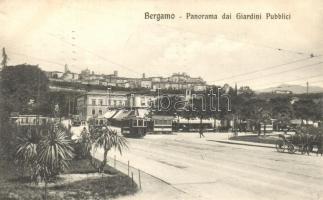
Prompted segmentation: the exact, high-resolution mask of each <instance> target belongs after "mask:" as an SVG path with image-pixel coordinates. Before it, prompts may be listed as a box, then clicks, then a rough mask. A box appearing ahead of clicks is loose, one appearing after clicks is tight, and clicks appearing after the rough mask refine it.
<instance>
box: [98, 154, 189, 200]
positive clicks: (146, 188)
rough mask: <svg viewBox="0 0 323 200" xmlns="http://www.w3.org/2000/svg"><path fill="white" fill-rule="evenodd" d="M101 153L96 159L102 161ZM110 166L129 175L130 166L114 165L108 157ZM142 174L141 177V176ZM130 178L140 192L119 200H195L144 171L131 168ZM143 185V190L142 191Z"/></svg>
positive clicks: (117, 163) (112, 159) (120, 163)
mask: <svg viewBox="0 0 323 200" xmlns="http://www.w3.org/2000/svg"><path fill="white" fill-rule="evenodd" d="M100 154H101V153H100V152H97V153H96V154H95V155H94V157H96V158H97V159H102V157H101V156H102V155H100ZM108 164H109V165H110V166H112V167H114V165H115V168H116V169H117V170H119V171H121V172H122V173H124V174H128V164H127V163H123V162H120V161H118V160H116V163H115V164H114V158H112V157H108ZM139 173H140V175H139ZM129 177H133V180H134V182H136V184H137V185H138V192H137V193H135V194H134V195H128V196H121V197H118V198H117V199H118V200H137V199H138V200H141V199H143V200H144V199H151V200H165V199H175V200H177V199H178V200H186V199H187V200H193V198H192V197H191V196H190V195H188V194H187V193H186V192H184V191H182V190H180V189H178V188H176V187H175V186H173V185H171V184H170V183H168V182H166V181H164V180H162V179H159V178H158V177H155V176H153V175H151V174H148V173H146V172H144V171H139V170H138V169H137V168H134V167H132V166H130V167H129ZM140 185H141V189H140Z"/></svg>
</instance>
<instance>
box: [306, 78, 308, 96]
mask: <svg viewBox="0 0 323 200" xmlns="http://www.w3.org/2000/svg"><path fill="white" fill-rule="evenodd" d="M306 94H307V95H308V81H307V82H306Z"/></svg>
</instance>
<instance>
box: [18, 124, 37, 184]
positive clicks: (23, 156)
mask: <svg viewBox="0 0 323 200" xmlns="http://www.w3.org/2000/svg"><path fill="white" fill-rule="evenodd" d="M25 131H26V133H25V134H23V135H22V136H20V137H18V145H17V151H16V162H17V163H18V166H21V167H23V168H28V169H29V170H30V181H31V182H32V181H35V182H36V181H37V179H36V177H37V167H36V163H37V162H38V160H37V156H38V151H37V150H38V146H39V142H40V140H41V137H40V135H39V134H38V132H37V131H36V129H33V128H32V127H28V128H27V130H25ZM22 172H23V170H22Z"/></svg>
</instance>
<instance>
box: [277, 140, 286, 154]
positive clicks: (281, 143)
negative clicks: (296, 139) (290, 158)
mask: <svg viewBox="0 0 323 200" xmlns="http://www.w3.org/2000/svg"><path fill="white" fill-rule="evenodd" d="M276 150H277V151H278V152H281V153H282V152H284V151H285V144H284V141H282V140H277V142H276Z"/></svg>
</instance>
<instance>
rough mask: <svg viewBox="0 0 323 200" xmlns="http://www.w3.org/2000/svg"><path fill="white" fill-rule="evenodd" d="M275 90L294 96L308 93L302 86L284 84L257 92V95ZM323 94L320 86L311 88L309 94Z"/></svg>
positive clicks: (322, 88)
mask: <svg viewBox="0 0 323 200" xmlns="http://www.w3.org/2000/svg"><path fill="white" fill-rule="evenodd" d="M275 90H288V91H291V92H292V93H294V94H303V93H306V86H302V85H290V84H282V85H278V86H276V87H270V88H265V89H260V90H256V92H257V93H267V92H272V91H275ZM321 92H323V87H319V86H311V85H310V86H309V93H321Z"/></svg>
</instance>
